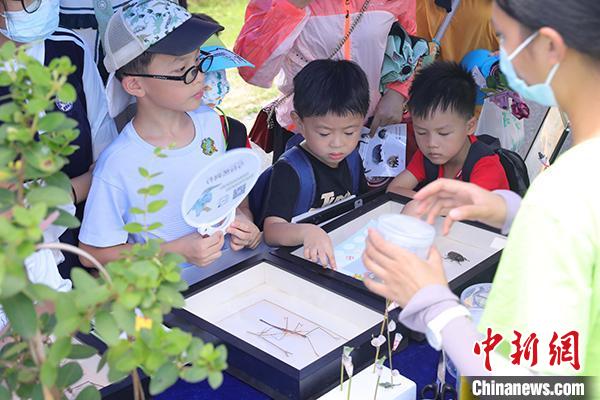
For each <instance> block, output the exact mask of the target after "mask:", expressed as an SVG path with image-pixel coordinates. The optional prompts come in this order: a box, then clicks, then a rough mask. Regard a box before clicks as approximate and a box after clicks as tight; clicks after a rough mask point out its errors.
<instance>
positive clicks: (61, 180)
mask: <svg viewBox="0 0 600 400" xmlns="http://www.w3.org/2000/svg"><path fill="white" fill-rule="evenodd" d="M60 115H63V114H62V113H60ZM44 181H46V184H47V185H48V186H56V187H58V188H60V189H62V190H65V191H71V180H70V179H69V177H68V176H67V174H65V173H64V172H61V171H59V172H57V173H55V174H52V175H50V176H47V177H46V178H44Z"/></svg>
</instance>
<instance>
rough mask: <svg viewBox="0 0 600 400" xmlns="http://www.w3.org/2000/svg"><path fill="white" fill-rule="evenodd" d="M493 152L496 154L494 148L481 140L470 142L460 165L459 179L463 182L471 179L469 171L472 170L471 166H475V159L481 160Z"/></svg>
mask: <svg viewBox="0 0 600 400" xmlns="http://www.w3.org/2000/svg"><path fill="white" fill-rule="evenodd" d="M494 154H496V153H495V152H494V150H493V149H492V148H491V147H490V146H488V145H487V144H485V143H484V142H482V141H481V140H476V141H475V142H473V143H471V147H470V148H469V153H468V154H467V158H466V160H465V163H464V164H463V167H462V176H461V179H462V180H463V181H465V182H469V181H470V180H471V172H473V167H475V164H477V161H479V160H481V159H482V158H483V157H487V156H491V155H494Z"/></svg>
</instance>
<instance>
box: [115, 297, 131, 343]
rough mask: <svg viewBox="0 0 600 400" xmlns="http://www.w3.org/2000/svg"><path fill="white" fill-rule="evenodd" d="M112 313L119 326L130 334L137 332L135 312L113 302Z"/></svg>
mask: <svg viewBox="0 0 600 400" xmlns="http://www.w3.org/2000/svg"><path fill="white" fill-rule="evenodd" d="M112 315H113V318H114V319H115V321H116V322H117V325H118V326H119V328H121V329H122V330H124V331H125V332H127V334H128V335H131V336H133V335H134V334H135V314H134V312H133V311H131V310H128V309H127V308H125V307H124V306H123V305H121V304H119V303H113V306H112Z"/></svg>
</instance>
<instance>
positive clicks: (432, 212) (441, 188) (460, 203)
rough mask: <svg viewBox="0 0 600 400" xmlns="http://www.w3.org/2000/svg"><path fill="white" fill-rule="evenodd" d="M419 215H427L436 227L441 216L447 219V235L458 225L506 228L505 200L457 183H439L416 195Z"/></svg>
mask: <svg viewBox="0 0 600 400" xmlns="http://www.w3.org/2000/svg"><path fill="white" fill-rule="evenodd" d="M414 199H415V201H418V202H419V205H418V206H417V207H416V212H417V214H418V215H421V216H423V215H426V216H427V222H429V223H430V224H432V223H433V221H434V220H435V218H436V217H437V216H438V215H446V218H445V220H444V228H443V234H444V235H447V234H448V232H450V227H451V226H452V224H453V223H454V221H463V220H469V221H478V222H482V223H484V224H487V225H490V226H493V227H495V228H502V226H503V225H504V221H505V220H506V212H507V210H506V203H505V201H504V199H503V198H502V197H501V196H500V195H498V194H495V193H493V192H490V191H489V190H485V189H483V188H481V187H479V186H477V185H475V184H473V183H467V182H463V181H457V180H455V179H437V180H436V181H434V182H432V183H430V184H429V185H427V186H425V187H424V188H423V189H421V190H420V191H419V192H417V193H416V194H415V197H414Z"/></svg>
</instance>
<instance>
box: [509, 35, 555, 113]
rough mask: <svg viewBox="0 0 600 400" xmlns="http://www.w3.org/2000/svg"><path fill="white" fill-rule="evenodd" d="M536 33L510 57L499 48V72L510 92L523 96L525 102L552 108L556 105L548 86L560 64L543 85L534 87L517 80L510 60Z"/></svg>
mask: <svg viewBox="0 0 600 400" xmlns="http://www.w3.org/2000/svg"><path fill="white" fill-rule="evenodd" d="M537 35H538V32H535V33H534V34H532V35H531V36H529V37H528V38H527V39H525V41H524V42H523V43H521V44H520V45H519V47H517V48H516V49H515V51H513V52H512V54H511V55H508V54H506V50H504V48H503V47H502V45H501V46H500V70H501V71H502V73H503V74H504V75H505V76H506V80H507V81H508V85H509V86H510V88H511V89H512V90H514V91H515V92H517V93H518V94H520V95H521V96H523V98H525V99H526V100H531V101H534V102H536V103H538V104H541V105H543V106H546V107H552V106H556V105H558V104H557V102H556V97H554V92H553V91H552V86H550V82H552V79H553V78H554V75H555V74H556V71H557V70H558V67H559V66H560V63H558V64H556V65H554V66H553V67H552V69H551V70H550V72H549V73H548V77H547V78H546V81H545V82H544V83H538V84H535V85H528V84H527V83H526V82H525V81H524V80H523V79H521V78H519V76H518V75H517V72H516V71H515V68H514V67H513V65H512V62H511V61H512V60H513V59H514V58H515V57H516V56H518V55H519V53H520V52H521V51H523V49H524V48H525V47H527V46H528V45H529V44H530V43H531V42H532V41H533V39H535V38H536V36H537Z"/></svg>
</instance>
